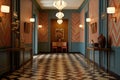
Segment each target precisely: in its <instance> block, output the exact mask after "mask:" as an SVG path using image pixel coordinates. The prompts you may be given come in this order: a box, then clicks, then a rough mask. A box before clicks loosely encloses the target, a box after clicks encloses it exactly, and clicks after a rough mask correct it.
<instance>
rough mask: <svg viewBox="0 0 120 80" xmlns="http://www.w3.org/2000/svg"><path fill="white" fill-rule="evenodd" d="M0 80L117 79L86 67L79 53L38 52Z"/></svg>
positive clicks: (101, 71) (99, 70)
mask: <svg viewBox="0 0 120 80" xmlns="http://www.w3.org/2000/svg"><path fill="white" fill-rule="evenodd" d="M1 80H117V79H116V78H115V77H113V76H112V75H110V74H108V73H106V72H104V71H103V70H101V69H98V68H93V67H92V66H91V67H90V66H89V67H88V65H87V64H86V61H85V59H84V57H83V56H82V55H81V54H77V53H73V54H71V53H70V54H69V53H54V54H40V55H38V56H36V58H34V59H33V63H32V65H31V64H30V63H28V64H27V65H25V67H24V70H23V68H21V69H19V70H17V71H15V72H13V73H11V74H9V75H7V76H5V77H4V78H2V79H1Z"/></svg>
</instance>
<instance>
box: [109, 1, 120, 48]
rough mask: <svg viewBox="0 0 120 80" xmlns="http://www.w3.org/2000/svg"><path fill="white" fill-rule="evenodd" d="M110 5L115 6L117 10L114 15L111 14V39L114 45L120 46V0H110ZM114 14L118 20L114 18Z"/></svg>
mask: <svg viewBox="0 0 120 80" xmlns="http://www.w3.org/2000/svg"><path fill="white" fill-rule="evenodd" d="M109 6H115V8H116V12H115V14H113V15H109V19H108V24H109V25H108V28H109V37H110V39H111V44H112V46H116V47H118V46H120V0H110V2H109ZM112 16H114V17H116V22H115V21H113V20H112V18H111V17H112Z"/></svg>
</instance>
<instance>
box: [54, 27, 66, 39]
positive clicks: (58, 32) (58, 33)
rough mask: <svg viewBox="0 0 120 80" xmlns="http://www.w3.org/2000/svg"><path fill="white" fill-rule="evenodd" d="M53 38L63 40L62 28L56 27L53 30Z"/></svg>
mask: <svg viewBox="0 0 120 80" xmlns="http://www.w3.org/2000/svg"><path fill="white" fill-rule="evenodd" d="M55 38H56V40H57V41H58V40H59V39H60V40H63V39H64V29H56V30H55Z"/></svg>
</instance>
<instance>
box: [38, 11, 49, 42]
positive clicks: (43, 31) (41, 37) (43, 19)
mask: <svg viewBox="0 0 120 80" xmlns="http://www.w3.org/2000/svg"><path fill="white" fill-rule="evenodd" d="M38 23H39V24H40V25H42V28H39V30H38V42H48V13H40V14H39V22H38Z"/></svg>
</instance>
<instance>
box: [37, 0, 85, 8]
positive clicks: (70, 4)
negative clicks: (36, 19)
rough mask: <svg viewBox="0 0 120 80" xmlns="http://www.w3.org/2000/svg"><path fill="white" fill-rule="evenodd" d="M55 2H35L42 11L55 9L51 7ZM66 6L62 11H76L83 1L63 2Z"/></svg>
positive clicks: (68, 0)
mask: <svg viewBox="0 0 120 80" xmlns="http://www.w3.org/2000/svg"><path fill="white" fill-rule="evenodd" d="M54 1H56V0H37V2H38V4H39V5H40V7H41V8H42V9H56V8H55V7H54V6H53V2H54ZM64 1H65V2H66V3H67V6H66V7H65V8H64V9H78V8H79V7H80V6H81V5H82V3H83V2H84V0H64Z"/></svg>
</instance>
